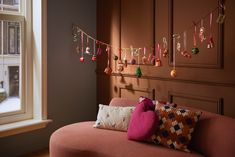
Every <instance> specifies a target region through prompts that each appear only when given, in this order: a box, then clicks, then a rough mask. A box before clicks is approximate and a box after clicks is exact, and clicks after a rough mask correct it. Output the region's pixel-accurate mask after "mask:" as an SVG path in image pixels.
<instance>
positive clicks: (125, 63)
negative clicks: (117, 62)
mask: <svg viewBox="0 0 235 157" xmlns="http://www.w3.org/2000/svg"><path fill="white" fill-rule="evenodd" d="M124 51H125V55H124V58H123V61H124V66H125V67H127V59H126V49H124Z"/></svg>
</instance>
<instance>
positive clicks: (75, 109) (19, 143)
mask: <svg viewBox="0 0 235 157" xmlns="http://www.w3.org/2000/svg"><path fill="white" fill-rule="evenodd" d="M72 23H77V24H79V25H80V26H81V27H82V28H84V29H85V30H86V31H87V32H89V33H90V34H91V35H94V36H95V35H96V0H69V1H68V0H59V1H58V0H48V115H49V118H50V119H52V120H53V122H52V123H51V124H49V125H48V127H46V128H44V129H40V130H36V131H32V132H28V133H23V134H19V135H14V136H10V137H6V138H2V139H0V156H1V157H15V156H18V155H21V154H25V153H28V152H32V151H35V150H38V149H41V148H44V147H48V143H49V137H50V135H51V133H52V132H53V131H54V130H55V129H57V128H59V127H61V126H64V125H66V124H70V123H74V122H79V121H85V120H94V119H95V117H96V73H95V69H96V64H95V63H92V62H91V61H90V60H89V61H88V62H85V63H80V62H79V56H78V55H77V54H76V53H75V52H74V50H73V47H72V46H73V44H72V35H71V28H72Z"/></svg>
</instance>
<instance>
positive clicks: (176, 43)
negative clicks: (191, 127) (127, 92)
mask: <svg viewBox="0 0 235 157" xmlns="http://www.w3.org/2000/svg"><path fill="white" fill-rule="evenodd" d="M219 9H222V12H221V13H219V15H218V17H217V20H216V22H217V23H219V24H223V23H224V20H225V14H224V10H225V5H224V4H223V3H222V2H221V0H219V6H218V7H216V8H215V9H213V10H212V11H211V12H209V13H208V14H206V15H205V16H204V17H202V18H201V19H200V20H199V21H197V22H193V26H192V27H190V28H188V29H187V30H184V31H183V32H182V33H175V34H173V35H172V40H173V52H172V59H173V69H172V70H171V72H170V75H171V77H176V76H177V72H176V52H179V53H180V54H181V55H182V56H183V57H185V58H187V59H190V58H192V55H196V54H198V53H199V51H200V50H199V48H198V46H197V45H198V43H197V38H198V39H199V40H200V42H201V43H203V42H205V41H206V40H207V48H208V49H211V48H213V47H214V40H213V32H212V23H213V14H214V12H215V11H217V10H219ZM208 16H209V36H208V37H206V33H205V31H206V28H205V25H204V21H205V19H206V18H207V17H208ZM198 26H199V29H198V28H197V27H198ZM192 28H193V47H192V49H191V54H190V53H189V52H188V51H187V32H188V30H189V29H192ZM72 29H73V41H74V42H76V43H77V47H76V51H77V53H78V54H79V55H80V62H85V58H84V54H86V55H90V56H92V57H91V60H92V61H96V60H97V56H101V55H102V53H103V52H102V48H101V46H106V49H105V51H106V53H107V66H106V68H105V70H104V72H105V73H106V74H107V75H111V74H112V71H113V70H112V69H111V66H110V60H111V51H113V52H115V51H117V54H118V55H116V54H115V53H113V57H112V58H113V60H114V61H118V67H117V71H118V72H119V73H121V72H122V71H123V70H124V68H126V67H127V66H128V64H130V65H136V64H137V69H136V71H135V75H136V76H137V77H141V76H142V71H141V68H140V65H145V64H152V65H154V66H156V67H161V66H162V62H161V60H162V57H164V58H166V57H167V56H168V53H169V50H168V42H167V38H166V37H163V38H162V42H161V43H159V42H156V43H155V45H154V47H147V46H144V47H138V48H134V47H133V46H130V47H126V48H123V47H122V48H120V47H117V46H113V45H111V44H108V43H106V42H103V41H100V40H97V39H96V38H94V37H92V36H91V35H89V34H88V33H86V32H85V31H84V30H82V29H81V28H80V27H79V26H78V25H73V28H72ZM197 30H199V33H198V32H197ZM182 34H183V35H182ZM181 36H183V48H182V46H181V43H180V38H181ZM91 44H92V47H93V48H92V49H91V48H90V47H91ZM147 49H149V55H147ZM127 54H129V55H128V56H130V60H129V61H128V58H127ZM141 54H142V55H141ZM123 55H124V57H123V58H122V56H123ZM141 56H142V58H141V59H140V57H141ZM136 57H137V61H136ZM140 60H141V62H140Z"/></svg>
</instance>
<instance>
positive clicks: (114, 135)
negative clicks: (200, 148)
mask: <svg viewBox="0 0 235 157" xmlns="http://www.w3.org/2000/svg"><path fill="white" fill-rule="evenodd" d="M94 123H95V122H94V121H93V122H80V123H75V124H71V125H67V126H65V127H62V128H60V129H58V130H57V131H55V132H54V133H53V134H52V136H51V138H50V157H80V156H81V157H168V156H169V157H170V156H172V157H202V155H200V154H198V153H196V152H193V153H185V152H183V151H176V150H173V149H168V148H166V147H162V146H156V145H153V144H146V143H143V142H136V141H131V140H127V138H126V132H121V131H114V130H106V129H97V128H93V127H92V125H93V124H94Z"/></svg>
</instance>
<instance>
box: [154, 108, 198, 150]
mask: <svg viewBox="0 0 235 157" xmlns="http://www.w3.org/2000/svg"><path fill="white" fill-rule="evenodd" d="M156 112H158V115H159V128H158V129H157V131H156V132H155V134H154V135H152V137H151V139H150V141H152V142H154V143H157V144H161V145H163V146H166V147H169V148H174V149H178V150H183V151H186V152H190V150H189V148H188V146H189V144H190V140H191V139H192V133H193V131H194V127H195V125H196V123H197V121H198V120H199V117H200V115H201V112H200V111H197V112H193V111H190V110H187V109H181V108H174V107H172V106H168V105H165V106H162V107H160V108H159V109H158V110H157V111H156Z"/></svg>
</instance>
